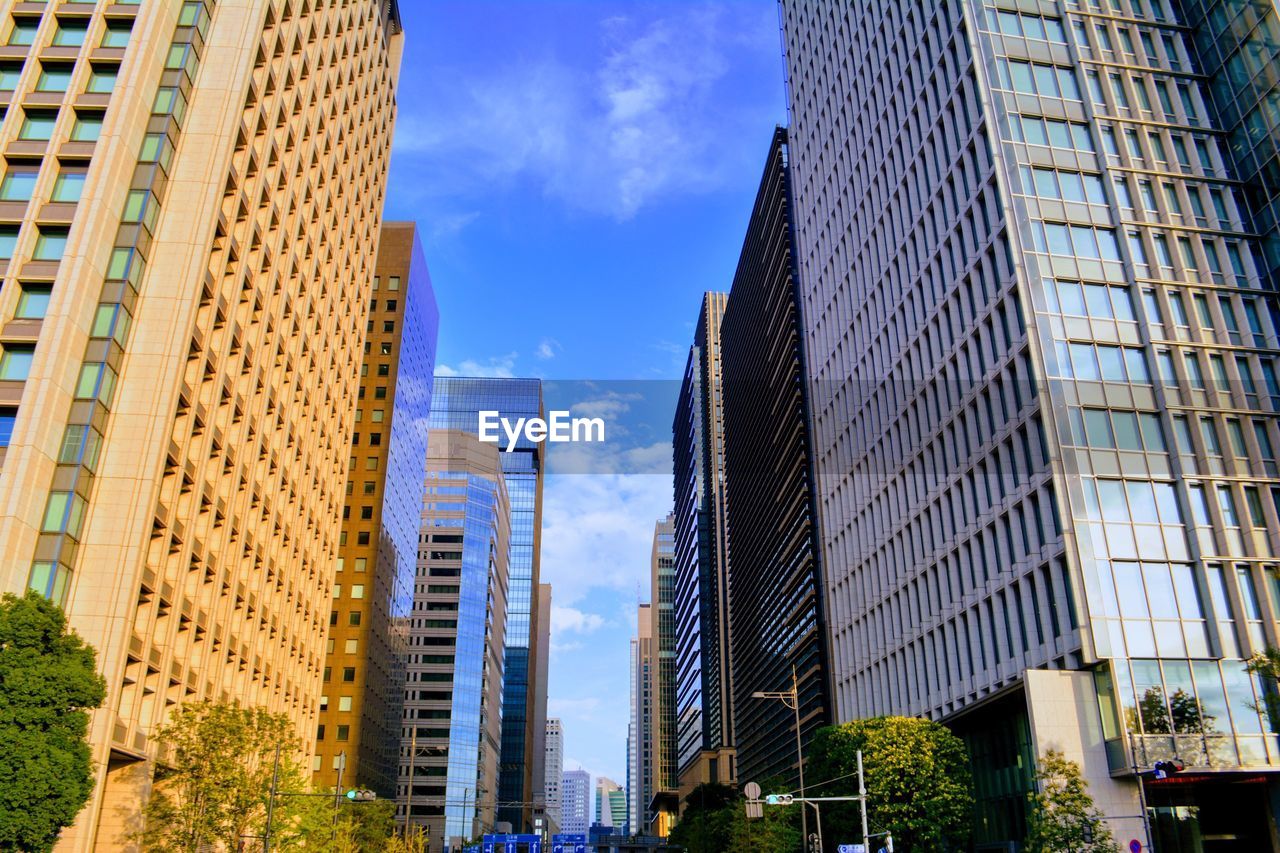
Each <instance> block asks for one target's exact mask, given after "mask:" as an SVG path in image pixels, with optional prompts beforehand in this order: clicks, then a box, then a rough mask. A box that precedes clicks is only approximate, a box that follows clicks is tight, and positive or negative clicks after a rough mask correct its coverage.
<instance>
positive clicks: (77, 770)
mask: <svg viewBox="0 0 1280 853" xmlns="http://www.w3.org/2000/svg"><path fill="white" fill-rule="evenodd" d="M105 695H106V685H105V683H104V682H103V680H102V677H101V676H99V675H98V673H97V670H96V668H95V665H94V651H93V648H92V647H90V646H89V645H88V644H86V643H85V642H84V640H82V639H80V637H79V636H77V635H76V633H75V632H74V631H70V630H68V629H67V619H66V616H65V615H63V613H62V610H61V609H59V608H58V606H57V605H55V604H53V603H52V602H51V601H49V600H48V599H46V598H45V597H44V596H42V595H39V594H37V593H34V592H28V593H27V594H26V595H25V596H23V597H22V598H18V597H17V596H14V595H6V596H4V598H3V599H0V778H2V779H4V780H5V781H4V784H3V785H0V849H3V850H26V851H31V853H43V851H47V850H50V849H52V848H53V844H54V842H55V841H56V840H57V838H58V833H59V832H60V831H61V830H62V828H63V827H64V826H67V825H69V824H70V823H71V822H72V821H73V820H75V816H76V814H78V813H79V811H80V809H82V808H83V807H84V804H85V803H86V802H87V801H88V799H89V794H90V793H91V792H92V791H93V766H92V762H91V760H90V755H89V745H88V743H87V742H86V740H85V735H86V733H87V732H88V729H89V713H88V712H89V711H90V710H91V709H93V708H96V707H98V706H99V705H101V704H102V700H103V698H104V697H105Z"/></svg>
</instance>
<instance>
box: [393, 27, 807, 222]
mask: <svg viewBox="0 0 1280 853" xmlns="http://www.w3.org/2000/svg"><path fill="white" fill-rule="evenodd" d="M658 8H661V9H662V15H661V16H658V17H653V18H649V19H647V20H643V21H640V20H637V17H638V16H630V15H628V16H617V17H613V18H609V19H607V20H604V21H602V22H601V41H600V44H599V45H598V47H599V48H600V50H599V51H598V53H597V55H596V56H595V58H594V59H592V60H587V62H588V63H589V64H586V65H584V64H582V61H579V65H576V66H575V65H571V64H569V62H568V61H567V60H566V59H564V58H561V57H556V56H553V57H550V58H545V59H542V60H538V61H533V62H531V61H529V60H528V59H527V58H525V57H522V58H521V59H520V61H518V62H515V61H513V62H512V63H511V64H509V65H505V66H499V67H495V68H493V69H492V71H491V72H490V73H489V74H488V76H477V75H475V74H473V73H470V70H469V73H468V74H467V75H465V78H464V79H465V80H466V81H467V82H465V83H461V84H460V83H459V77H460V76H462V75H460V74H459V73H456V70H454V72H453V73H451V72H450V70H449V69H436V70H433V72H432V73H431V74H429V75H427V76H426V78H425V80H426V81H427V84H428V85H431V84H432V82H433V81H437V80H438V81H440V82H439V83H438V84H437V85H438V88H437V89H435V90H434V91H433V92H432V97H431V98H430V100H429V102H428V103H429V104H430V107H429V108H428V109H427V110H426V111H425V113H424V114H421V115H417V116H411V115H404V116H402V117H401V118H400V119H399V121H398V122H397V127H396V139H395V150H396V152H397V155H399V156H407V157H409V158H417V159H416V160H415V162H417V160H426V161H428V165H429V168H427V169H426V170H425V171H424V174H425V178H426V180H425V181H424V182H423V186H424V187H428V188H429V187H435V188H436V189H439V190H448V191H453V192H456V191H459V190H463V191H473V192H475V191H480V188H482V187H483V188H484V189H485V190H487V191H488V192H492V188H493V185H494V184H495V183H497V182H501V181H513V180H516V179H527V180H531V181H533V182H534V183H535V184H536V185H538V186H540V187H541V189H542V191H543V193H544V194H545V195H546V196H548V197H551V198H555V199H557V200H559V201H561V202H564V203H566V204H568V205H569V206H570V207H573V208H576V209H579V210H585V211H588V212H591V213H600V214H604V215H607V216H612V217H614V218H615V219H619V220H625V219H628V218H630V217H631V216H633V215H635V213H636V212H637V211H639V210H640V209H642V208H643V207H645V206H646V205H649V204H651V203H653V202H654V201H656V200H658V199H661V198H665V197H668V196H671V195H676V194H689V193H700V192H706V191H709V190H713V189H717V188H719V187H720V186H722V185H723V183H724V181H725V180H726V179H727V178H728V177H729V176H731V175H733V174H735V172H736V171H737V169H738V167H740V166H742V165H743V164H746V163H755V162H757V161H758V160H759V157H760V151H761V150H762V146H763V145H764V144H765V141H766V137H767V131H768V129H769V127H770V126H771V124H772V121H773V116H774V115H775V114H776V110H775V109H774V108H773V105H772V104H771V103H769V102H768V101H766V99H764V98H759V99H756V100H755V101H754V102H751V103H742V99H741V98H740V97H736V96H737V94H738V93H737V91H735V90H733V89H731V88H730V87H731V86H732V82H733V81H734V79H735V74H738V73H740V72H741V71H742V70H743V69H744V68H751V69H752V70H754V69H755V68H758V67H760V66H761V65H762V64H763V63H764V62H769V63H776V62H777V50H778V48H777V21H776V16H775V13H774V12H773V11H772V10H771V9H768V8H767V7H762V8H761V9H760V11H759V13H758V14H757V13H748V12H745V11H743V10H742V9H740V8H737V7H734V6H732V5H726V4H720V3H700V4H692V5H683V4H682V5H679V6H674V5H673V6H668V7H658ZM446 84H447V85H446ZM755 90H756V87H753V88H752V89H751V91H755ZM775 97H776V99H778V100H780V99H781V97H782V88H781V75H780V74H779V86H778V91H777V92H776V93H775ZM418 171H423V170H418V169H417V168H415V172H418Z"/></svg>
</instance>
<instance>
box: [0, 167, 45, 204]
mask: <svg viewBox="0 0 1280 853" xmlns="http://www.w3.org/2000/svg"><path fill="white" fill-rule="evenodd" d="M39 174H40V172H39V171H38V170H37V169H24V168H12V167H11V168H10V169H9V170H8V171H6V172H5V173H4V180H3V181H0V201H30V200H31V193H32V192H33V191H34V190H35V186H36V178H37V177H38V176H39Z"/></svg>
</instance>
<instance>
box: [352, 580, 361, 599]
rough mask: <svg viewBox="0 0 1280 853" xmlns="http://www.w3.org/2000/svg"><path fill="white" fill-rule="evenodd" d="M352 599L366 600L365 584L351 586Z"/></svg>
mask: <svg viewBox="0 0 1280 853" xmlns="http://www.w3.org/2000/svg"><path fill="white" fill-rule="evenodd" d="M351 597H352V598H364V584H362V583H357V584H352V586H351Z"/></svg>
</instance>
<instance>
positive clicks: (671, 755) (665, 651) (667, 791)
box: [647, 513, 680, 838]
mask: <svg viewBox="0 0 1280 853" xmlns="http://www.w3.org/2000/svg"><path fill="white" fill-rule="evenodd" d="M675 552H676V534H675V517H674V516H673V515H672V514H670V513H668V514H667V517H666V518H663V519H660V520H659V521H658V522H656V523H655V524H654V526H653V550H652V551H651V552H650V555H649V576H650V582H651V589H650V595H651V596H652V598H651V605H652V607H653V613H652V618H653V666H652V669H651V670H650V685H649V691H650V696H651V708H652V710H651V712H650V725H651V726H652V738H653V748H652V751H651V754H650V758H649V763H650V766H651V768H652V769H651V770H650V771H649V772H650V774H651V775H652V777H653V797H652V799H650V801H649V803H648V804H647V807H648V809H649V813H650V815H651V816H652V819H653V823H652V824H651V825H650V827H649V830H648V831H649V832H650V833H651V834H653V835H657V836H661V837H663V838H665V837H666V836H667V834H668V833H669V832H670V830H671V826H672V825H673V824H674V822H675V818H676V816H677V815H678V813H679V799H678V797H677V791H678V789H679V786H680V781H679V775H678V773H677V769H678V768H677V761H676V755H677V752H676V611H675V594H676V569H675Z"/></svg>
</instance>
